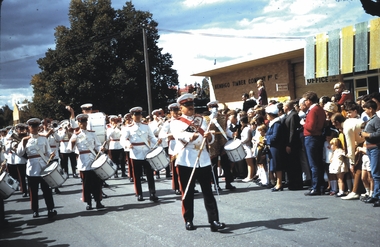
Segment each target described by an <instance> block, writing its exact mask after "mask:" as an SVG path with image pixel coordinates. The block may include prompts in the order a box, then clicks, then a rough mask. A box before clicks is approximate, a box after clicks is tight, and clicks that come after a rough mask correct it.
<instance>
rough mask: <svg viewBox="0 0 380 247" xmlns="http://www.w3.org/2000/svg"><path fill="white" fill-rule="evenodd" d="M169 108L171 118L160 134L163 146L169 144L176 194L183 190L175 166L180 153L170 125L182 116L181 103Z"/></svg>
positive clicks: (168, 149) (173, 104)
mask: <svg viewBox="0 0 380 247" xmlns="http://www.w3.org/2000/svg"><path fill="white" fill-rule="evenodd" d="M168 109H169V111H170V115H171V118H170V119H168V120H166V121H165V123H164V125H163V126H162V128H161V131H160V133H159V135H158V137H159V138H160V139H162V146H163V147H165V146H167V152H168V154H169V156H170V167H171V170H172V174H173V176H172V189H173V190H174V193H175V194H176V195H181V192H180V190H179V183H178V173H177V171H176V169H175V167H174V163H175V159H176V155H177V153H178V151H177V149H176V146H177V145H176V140H175V139H174V137H173V134H172V132H171V130H170V125H171V123H172V122H173V120H174V119H177V118H178V117H179V116H180V111H179V104H178V103H172V104H170V105H169V106H168Z"/></svg>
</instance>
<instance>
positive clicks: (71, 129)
mask: <svg viewBox="0 0 380 247" xmlns="http://www.w3.org/2000/svg"><path fill="white" fill-rule="evenodd" d="M193 99H194V96H193V95H192V94H185V95H182V96H181V97H179V98H178V100H177V103H172V104H170V105H169V106H168V110H169V112H170V115H168V116H165V112H164V111H163V110H162V109H157V110H154V111H153V112H152V115H153V119H152V121H151V122H150V123H146V122H145V121H143V116H142V112H143V109H142V108H141V107H139V106H137V107H133V108H131V109H130V111H129V113H127V114H126V115H125V116H124V118H121V115H119V116H117V115H110V116H109V117H108V118H107V116H106V115H105V114H104V113H99V112H97V113H96V114H95V113H93V112H92V104H90V103H87V104H83V105H82V106H81V109H82V113H81V114H79V115H77V116H75V114H74V110H73V109H72V108H71V107H70V106H66V109H67V110H68V111H69V112H70V114H71V116H70V119H65V120H62V121H61V122H58V121H56V120H52V119H49V118H45V119H42V120H40V119H38V118H32V119H29V120H28V121H27V122H26V124H23V123H20V124H17V125H16V126H15V127H14V128H8V129H1V130H0V132H1V137H0V138H1V139H0V144H1V155H2V156H1V161H4V162H3V165H2V169H0V174H2V173H3V174H6V175H7V176H10V177H12V178H13V179H14V181H15V182H14V184H8V181H10V179H4V180H7V181H0V187H3V186H4V189H2V188H0V191H3V190H4V191H9V192H8V193H7V194H5V195H3V194H0V198H1V200H0V225H2V224H3V223H6V220H5V218H4V208H3V206H4V202H3V200H4V199H6V198H8V197H9V196H10V195H11V194H12V193H13V192H14V191H16V190H18V189H20V190H21V192H22V196H23V197H28V196H29V197H30V201H31V209H32V214H33V218H36V217H39V202H38V189H39V188H41V190H42V192H43V197H44V200H45V203H46V206H47V209H48V213H47V216H48V218H54V217H55V216H56V215H57V211H56V210H55V209H54V199H53V191H55V193H57V194H58V193H60V191H59V189H58V187H61V186H62V184H63V183H64V182H65V181H66V179H67V178H68V174H69V160H70V164H71V167H70V168H71V171H72V177H73V178H78V175H79V177H80V179H81V181H82V201H83V202H85V203H86V204H87V205H86V210H91V209H93V206H92V199H94V201H95V203H96V206H95V207H96V209H98V210H100V209H105V206H104V205H103V204H102V203H101V201H102V194H103V193H102V184H103V183H105V182H104V181H105V180H106V179H108V178H110V177H112V176H114V177H115V178H116V177H118V170H120V171H121V177H129V178H130V181H131V182H133V184H134V189H135V194H136V197H137V201H144V196H143V190H142V186H141V179H143V176H144V175H145V176H146V178H147V181H148V189H149V200H150V201H152V202H158V201H159V198H158V196H157V195H156V188H155V180H154V172H156V175H157V178H158V176H159V174H160V171H161V170H162V171H163V170H165V171H166V172H165V173H166V178H167V179H172V189H173V191H174V193H175V194H176V195H182V197H183V203H182V204H183V205H182V206H183V212H184V215H183V217H184V220H185V227H186V229H187V230H194V229H195V227H194V225H193V222H192V220H193V217H194V216H193V214H194V213H193V199H194V198H193V197H194V187H195V179H197V181H198V182H199V183H200V185H201V189H202V192H203V194H204V197H205V204H206V209H207V212H208V216H209V222H210V228H211V230H212V231H217V230H218V229H223V228H224V227H225V224H224V223H220V222H219V218H218V210H217V205H216V200H215V198H214V196H213V193H212V188H211V183H210V181H211V182H212V180H211V179H212V171H211V168H210V167H211V166H210V165H211V159H210V154H209V151H208V148H203V147H202V148H201V143H202V142H203V143H204V144H206V143H207V145H211V144H212V143H213V142H214V140H215V138H214V134H212V133H211V132H209V131H208V130H207V125H211V124H212V123H211V122H210V123H208V121H207V120H210V119H209V118H208V119H207V120H206V119H204V117H203V116H201V115H196V114H195V115H194V107H193ZM214 103H215V102H214ZM216 104H217V103H216ZM189 107H190V108H191V107H193V108H192V111H189ZM181 114H182V116H181ZM100 115H101V116H100ZM107 119H108V120H109V123H108V124H107V123H106V120H107ZM219 127H220V126H219ZM223 128H224V129H225V126H223ZM214 132H215V131H214ZM102 139H103V140H102ZM218 139H220V138H218ZM224 143H225V141H224V142H223V143H220V144H219V145H218V148H219V149H220V147H221V146H223V144H224ZM204 146H205V145H204ZM210 147H211V146H210ZM197 155H198V156H199V157H198V158H196V157H197ZM217 155H218V154H217ZM148 157H149V158H148ZM213 158H214V157H213ZM194 162H195V163H194ZM227 164H228V165H229V162H228V161H227ZM126 167H127V169H126ZM193 169H194V170H195V171H196V172H195V175H194V178H193V177H192V176H191V173H192V170H193ZM127 172H128V175H127ZM104 174H105V175H104ZM103 175H104V176H103ZM214 178H215V174H214ZM26 181H27V183H26ZM227 182H228V184H227V186H226V188H227V189H234V188H235V187H234V186H232V185H231V180H230V179H229V180H228V181H227ZM215 183H216V181H215V179H214V184H215ZM189 188H190V190H189V193H187V190H188V189H189ZM103 195H104V194H103ZM103 197H104V196H103Z"/></svg>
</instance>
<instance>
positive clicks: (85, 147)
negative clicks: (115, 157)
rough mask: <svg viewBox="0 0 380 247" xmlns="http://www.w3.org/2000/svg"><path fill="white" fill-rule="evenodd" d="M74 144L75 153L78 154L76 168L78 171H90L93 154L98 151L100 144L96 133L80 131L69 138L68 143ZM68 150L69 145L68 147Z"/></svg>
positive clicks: (93, 158)
mask: <svg viewBox="0 0 380 247" xmlns="http://www.w3.org/2000/svg"><path fill="white" fill-rule="evenodd" d="M72 142H75V148H76V151H77V152H78V153H79V158H78V164H77V168H78V170H79V171H88V170H91V165H92V163H93V162H94V160H95V155H94V154H95V153H96V152H98V151H99V150H100V147H101V143H100V141H99V139H98V137H97V136H96V133H95V132H94V131H91V130H80V131H79V133H74V134H73V135H72V136H71V138H70V143H72ZM69 146H70V148H72V147H71V145H69Z"/></svg>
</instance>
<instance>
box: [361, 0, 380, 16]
mask: <svg viewBox="0 0 380 247" xmlns="http://www.w3.org/2000/svg"><path fill="white" fill-rule="evenodd" d="M360 2H361V3H362V5H363V9H364V11H365V12H366V13H367V14H370V15H373V16H380V0H360Z"/></svg>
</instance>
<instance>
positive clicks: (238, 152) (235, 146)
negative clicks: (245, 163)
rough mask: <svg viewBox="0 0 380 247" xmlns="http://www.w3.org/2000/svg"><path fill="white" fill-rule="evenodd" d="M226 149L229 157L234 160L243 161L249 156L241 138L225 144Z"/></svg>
mask: <svg viewBox="0 0 380 247" xmlns="http://www.w3.org/2000/svg"><path fill="white" fill-rule="evenodd" d="M224 150H225V151H226V153H227V156H228V159H229V160H230V161H232V162H238V161H241V160H243V159H245V156H247V153H246V152H245V150H244V147H243V144H241V141H240V140H229V141H228V142H227V143H226V144H225V145H224Z"/></svg>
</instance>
